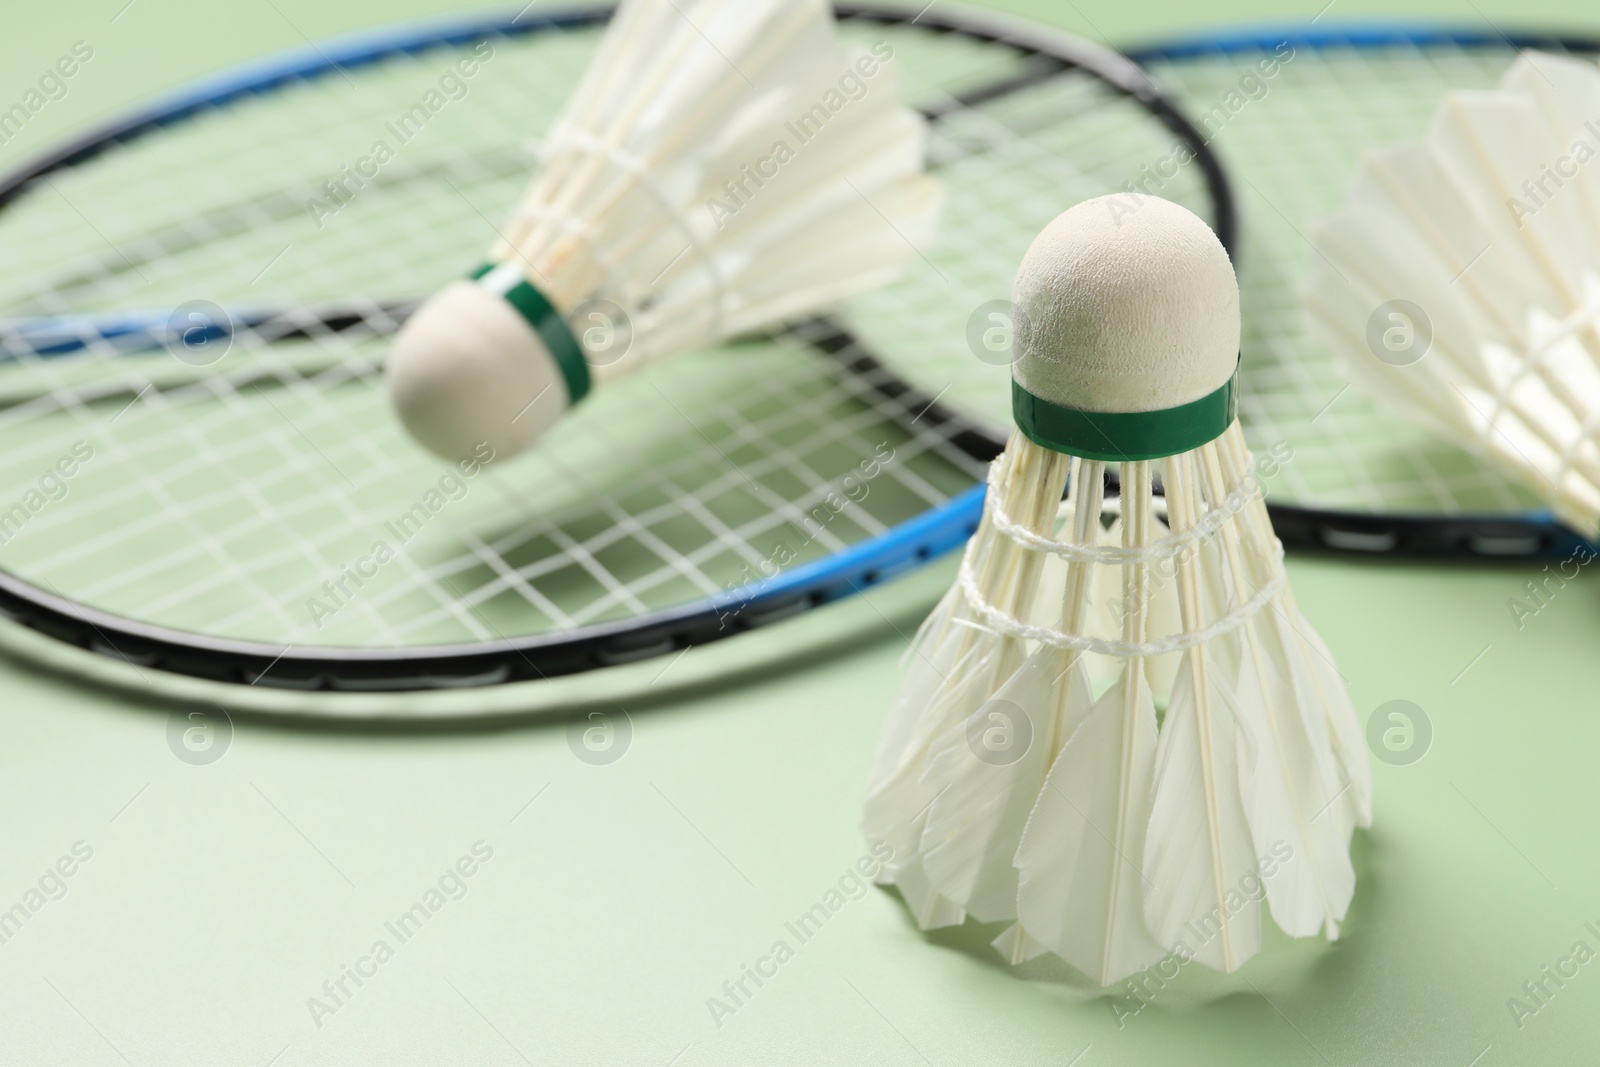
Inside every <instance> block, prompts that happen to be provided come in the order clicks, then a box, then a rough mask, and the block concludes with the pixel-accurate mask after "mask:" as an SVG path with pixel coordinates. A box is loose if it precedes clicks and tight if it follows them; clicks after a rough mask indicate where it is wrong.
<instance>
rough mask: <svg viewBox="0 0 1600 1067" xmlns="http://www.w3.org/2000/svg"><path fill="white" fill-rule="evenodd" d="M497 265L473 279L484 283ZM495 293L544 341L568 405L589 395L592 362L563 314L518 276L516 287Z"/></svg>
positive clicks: (483, 269) (483, 268)
mask: <svg viewBox="0 0 1600 1067" xmlns="http://www.w3.org/2000/svg"><path fill="white" fill-rule="evenodd" d="M495 266H496V264H493V263H486V264H484V265H483V266H481V267H479V268H478V269H477V270H475V271H473V272H472V275H471V277H472V280H473V281H475V282H481V281H482V280H483V279H484V277H485V276H487V275H488V274H489V272H490V271H492V270H494V269H495ZM494 291H495V294H496V295H497V296H499V297H501V298H502V299H504V300H505V302H506V303H508V304H510V305H511V306H512V307H514V308H516V309H517V314H519V315H521V316H522V317H523V319H524V320H525V321H526V322H527V323H528V325H529V326H532V327H533V331H534V332H535V333H537V334H538V335H539V337H540V338H541V339H542V340H543V341H544V346H545V348H547V349H549V351H550V355H551V356H552V357H553V358H554V359H555V361H556V366H557V367H558V368H559V369H560V371H561V380H562V381H564V382H566V385H567V406H568V407H571V406H572V405H574V404H576V403H577V402H578V401H580V400H582V399H583V398H584V397H586V396H588V395H589V387H590V385H591V384H592V383H591V380H590V377H589V361H588V360H586V359H584V358H583V346H582V345H580V344H578V339H577V337H575V336H573V333H572V330H571V328H570V327H568V326H567V322H566V320H565V319H563V318H562V317H561V313H560V312H559V311H557V310H556V308H555V305H554V304H552V303H550V301H549V300H548V299H547V298H546V297H545V295H544V294H543V293H541V292H539V290H537V289H535V288H534V287H533V286H532V285H531V284H529V282H528V280H527V279H526V278H522V277H520V276H519V279H518V281H517V282H516V284H514V285H513V286H511V288H509V289H507V290H505V291H504V292H501V291H500V290H499V289H498V288H496V289H495V290H494Z"/></svg>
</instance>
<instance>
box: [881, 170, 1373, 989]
mask: <svg viewBox="0 0 1600 1067" xmlns="http://www.w3.org/2000/svg"><path fill="white" fill-rule="evenodd" d="M1014 306H1015V309H1016V315H1017V321H1016V324H1015V330H1016V338H1017V353H1018V358H1017V359H1016V361H1015V362H1014V364H1013V374H1014V378H1015V388H1014V393H1013V396H1014V399H1015V405H1014V408H1015V411H1016V414H1017V421H1018V426H1019V430H1018V432H1016V433H1014V434H1013V435H1012V437H1011V440H1010V442H1009V443H1008V444H1007V446H1006V450H1005V452H1004V454H1003V455H1002V456H1001V457H1000V458H999V459H998V460H996V461H995V463H994V465H993V467H992V468H991V470H990V475H989V494H988V497H987V499H986V501H985V505H984V516H983V519H982V522H981V524H980V526H979V528H978V531H977V533H976V534H975V535H974V537H973V539H972V541H971V542H970V543H969V545H968V546H967V550H966V554H965V557H964V558H963V560H962V564H961V571H960V578H959V580H958V581H957V582H956V584H955V586H954V587H953V588H952V589H951V590H950V592H949V594H948V595H947V596H946V597H945V598H944V600H943V601H942V602H941V603H940V605H939V606H938V607H937V608H936V609H935V610H934V612H933V614H932V615H931V616H930V617H929V619H928V620H927V622H926V623H924V624H923V627H922V629H921V631H920V632H919V633H918V636H917V639H916V643H915V646H914V649H913V651H912V653H911V654H910V655H909V657H908V659H909V664H910V665H909V672H908V675H907V677H906V678H905V680H904V682H903V684H902V687H901V689H900V692H899V694H898V695H897V697H896V700H895V702H894V705H893V708H892V710H891V712H890V716H889V720H888V723H887V725H886V728H885V732H884V735H883V739H882V742H881V743H880V746H879V750H878V754H877V758H876V761H875V765H874V767H873V771H872V775H871V780H870V784H869V787H868V796H867V801H866V813H865V819H864V826H865V830H866V833H867V836H868V837H869V838H870V839H871V840H872V841H873V842H874V843H875V844H876V843H878V842H882V843H885V844H887V845H888V846H889V847H890V848H891V849H892V850H893V853H892V858H891V859H890V860H889V861H888V862H887V864H886V866H885V871H884V874H883V876H882V877H881V879H880V880H881V881H883V882H886V883H893V884H895V885H897V886H898V888H899V890H900V892H901V894H902V896H903V897H904V899H905V901H906V903H907V905H908V906H909V908H910V909H911V912H912V914H913V916H914V917H915V919H916V921H917V922H918V924H919V925H920V926H922V927H923V928H925V929H926V928H931V927H936V926H945V925H951V924H954V923H959V922H962V921H963V920H964V919H965V918H966V916H968V915H971V916H973V917H974V918H976V919H978V920H981V921H984V922H999V921H1011V922H1012V924H1013V925H1012V926H1011V927H1010V928H1008V929H1007V930H1006V932H1005V933H1003V934H1002V935H1001V936H1000V937H999V939H997V940H996V942H995V945H996V947H997V948H998V949H999V950H1000V951H1001V952H1002V953H1003V954H1004V955H1005V956H1006V957H1007V958H1008V959H1009V960H1010V961H1011V962H1012V963H1019V962H1021V961H1023V960H1025V959H1028V958H1031V957H1033V956H1035V955H1038V954H1040V953H1042V952H1045V951H1049V952H1054V953H1056V954H1057V955H1059V956H1061V957H1062V958H1064V959H1065V960H1066V961H1067V962H1068V963H1070V964H1072V965H1073V966H1074V967H1076V968H1077V969H1079V970H1080V971H1083V972H1084V973H1085V974H1087V975H1088V976H1090V977H1091V978H1093V979H1094V980H1096V981H1098V982H1100V983H1101V984H1102V985H1109V984H1111V983H1113V982H1116V981H1119V980H1120V979H1122V978H1124V977H1126V976H1128V975H1130V974H1132V973H1134V972H1136V971H1139V970H1141V969H1143V968H1146V967H1148V966H1151V965H1152V964H1155V963H1157V962H1159V961H1161V960H1162V959H1163V958H1165V957H1166V956H1167V955H1168V954H1169V953H1177V954H1178V955H1179V956H1180V957H1182V958H1184V959H1197V960H1199V961H1201V962H1203V963H1205V964H1207V965H1209V966H1211V967H1215V968H1218V969H1221V970H1224V971H1232V970H1234V969H1235V968H1237V967H1238V966H1239V965H1240V964H1242V963H1243V962H1244V961H1245V960H1247V959H1249V958H1250V957H1251V956H1252V955H1254V954H1255V953H1256V952H1257V951H1258V950H1259V948H1260V944H1261V922H1260V912H1261V907H1262V902H1263V898H1264V899H1265V903H1266V906H1267V908H1268V910H1269V911H1270V912H1271V915H1272V917H1273V919H1274V920H1275V921H1276V922H1277V923H1278V925H1279V926H1280V927H1282V928H1283V929H1284V930H1285V931H1287V932H1288V933H1290V934H1292V935H1295V936H1302V937H1303V936H1311V935H1314V934H1317V933H1323V934H1325V935H1326V936H1327V937H1329V938H1330V939H1331V938H1333V937H1335V936H1336V935H1337V933H1338V930H1339V924H1340V922H1341V921H1342V920H1343V919H1344V916H1345V913H1346V909H1347V908H1348V906H1349V903H1350V899H1351V895H1352V893H1353V892H1354V889H1355V873H1354V870H1353V868H1352V866H1351V862H1350V857H1349V845H1350V839H1351V835H1352V833H1353V830H1354V828H1355V827H1357V826H1366V825H1368V824H1369V823H1370V820H1371V786H1370V781H1369V777H1368V768H1367V763H1366V751H1365V748H1364V745H1363V739H1362V734H1361V729H1360V726H1359V725H1358V722H1357V719H1356V715H1355V711H1354V709H1353V707H1352V706H1351V704H1350V700H1349V697H1348V695H1347V693H1346V690H1345V686H1344V683H1343V681H1342V679H1341V677H1340V675H1339V673H1338V671H1337V670H1336V669H1335V667H1334V664H1333V661H1332V659H1331V658H1330V656H1329V653H1328V650H1327V648H1326V647H1325V646H1324V645H1323V644H1322V642H1321V640H1320V639H1319V638H1318V637H1317V635H1316V633H1315V632H1314V631H1313V630H1312V628H1311V626H1310V625H1309V624H1308V623H1307V622H1306V620H1305V619H1304V617H1303V616H1302V615H1301V614H1300V611H1299V609H1298V608H1297V607H1296V606H1295V602H1294V598H1293V596H1292V595H1291V593H1290V590H1289V587H1288V584H1287V581H1286V576H1285V573H1284V569H1283V562H1282V548H1281V546H1280V545H1279V543H1278V541H1277V539H1276V537H1274V535H1273V532H1272V527H1271V522H1270V520H1269V518H1268V516H1267V511H1266V506H1265V504H1264V503H1263V501H1262V500H1261V497H1260V494H1259V493H1258V492H1256V491H1255V490H1256V485H1255V483H1254V480H1253V477H1252V475H1253V466H1252V462H1251V458H1250V454H1249V452H1248V450H1247V449H1246V447H1245V444H1244V439H1243V436H1242V435H1241V433H1240V430H1239V425H1238V422H1237V421H1236V420H1235V418H1234V408H1235V401H1234V390H1235V388H1236V381H1237V377H1236V375H1237V363H1238V356H1237V353H1238V343H1239V291H1238V285H1237V283H1236V281H1235V279H1234V274H1233V268H1232V265H1231V264H1230V262H1229V260H1228V255H1227V252H1226V251H1225V250H1224V249H1223V247H1222V245H1221V244H1220V243H1219V242H1218V241H1217V239H1216V237H1215V236H1214V235H1213V234H1212V233H1211V231H1210V229H1208V228H1207V227H1206V225H1205V223H1203V222H1202V221H1201V220H1199V219H1198V218H1196V217H1195V216H1194V215H1192V214H1191V213H1189V212H1188V211H1187V210H1185V209H1183V208H1181V207H1178V206H1177V205H1175V204H1171V203H1169V202H1167V201H1164V200H1159V199H1155V198H1150V197H1138V196H1131V195H1120V194H1119V195H1115V196H1110V197H1101V198H1099V199H1096V200H1090V201H1087V202H1085V203H1083V204H1080V205H1078V206H1077V207H1075V208H1073V209H1072V210H1070V211H1068V212H1066V213H1065V214H1063V215H1062V216H1060V217H1059V218H1057V219H1056V220H1055V221H1054V222H1052V223H1051V224H1050V225H1049V226H1048V227H1047V228H1046V229H1045V230H1044V231H1043V232H1042V233H1041V234H1040V235H1039V237H1038V238H1037V239H1036V240H1035V241H1034V242H1033V245H1032V247H1030V248H1029V250H1028V253H1027V256H1026V258H1025V259H1024V260H1023V263H1022V266H1021V269H1020V270H1019V272H1018V274H1017V281H1016V289H1015V297H1014ZM1108 462H1115V463H1117V464H1119V465H1120V474H1121V493H1120V500H1119V501H1118V506H1117V507H1115V508H1108V507H1107V504H1108V501H1106V500H1105V499H1104V475H1105V472H1106V467H1107V464H1108ZM1158 470H1159V472H1160V475H1161V482H1162V484H1163V486H1164V489H1165V497H1164V499H1163V498H1161V497H1157V496H1156V495H1155V494H1154V490H1153V483H1154V480H1155V475H1156V473H1157V471H1158ZM1068 487H1070V490H1071V492H1070V496H1069V497H1068V499H1067V501H1066V503H1065V504H1062V503H1061V500H1062V495H1063V490H1064V489H1065V488H1068ZM1163 515H1164V516H1165V518H1164V520H1163V518H1162V516H1163ZM1106 518H1109V519H1110V522H1109V523H1107V522H1105V521H1104V520H1105V519H1106ZM1058 525H1059V532H1058Z"/></svg>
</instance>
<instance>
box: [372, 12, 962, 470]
mask: <svg viewBox="0 0 1600 1067" xmlns="http://www.w3.org/2000/svg"><path fill="white" fill-rule="evenodd" d="M892 55H893V53H892V49H891V48H890V47H889V46H888V45H886V44H880V45H877V46H875V47H874V48H873V49H872V50H854V49H852V50H847V49H845V48H843V47H841V46H840V44H839V43H838V42H837V40H836V39H835V26H834V21H833V15H832V11H831V8H830V7H829V5H828V4H827V3H826V0H624V2H623V4H622V5H621V7H620V8H618V10H617V13H616V15H615V16H614V17H613V19H612V22H611V25H610V26H609V27H608V29H607V31H606V34H605V36H604V38H603V39H602V41H601V44H600V48H599V52H598V54H597V55H596V56H595V58H594V61H593V63H592V64H591V65H590V67H589V69H588V71H587V72H586V73H585V75H584V77H583V80H582V82H581V83H580V84H579V86H578V88H577V90H576V92H575V93H574V95H573V97H572V99H571V100H570V101H569V102H568V104H567V108H566V111H565V112H564V114H563V115H562V117H561V118H560V119H559V120H558V121H557V122H556V124H555V126H554V128H553V129H552V130H551V132H550V135H549V137H548V138H547V139H546V141H545V143H544V145H543V150H542V155H543V164H542V166H541V168H540V170H539V172H538V173H537V175H536V176H535V177H534V179H533V181H532V183H531V184H530V186H529V187H528V189H527V191H526V192H525V193H524V195H523V198H522V201H521V203H520V204H519V205H518V207H517V209H516V211H515V214H514V215H513V217H512V219H511V221H510V222H509V223H508V224H507V226H506V227H505V228H504V230H503V231H502V239H501V240H499V241H498V242H497V243H496V244H495V246H494V248H493V249H492V250H491V252H490V265H489V266H487V267H485V268H483V269H482V270H481V271H480V272H478V273H477V274H475V275H474V276H473V278H472V280H469V281H466V280H464V281H459V282H456V283H454V284H452V285H451V286H449V287H447V288H446V289H444V290H442V291H440V292H439V293H438V294H436V295H435V296H433V297H432V298H431V299H429V300H428V301H427V302H426V303H424V304H423V306H422V307H421V308H420V309H419V310H418V311H417V313H416V314H415V315H414V316H413V317H412V318H411V320H410V321H409V322H407V324H406V326H405V328H404V329H403V330H402V331H401V334H400V336H399V337H398V339H397V340H396V342H395V345H394V348H393V350H392V351H391V353H390V356H389V362H388V365H387V368H386V373H387V377H388V382H389V390H390V395H391V397H392V399H393V402H394V404H395V407H396V409H397V410H398V412H399V414H400V417H401V419H402V420H403V421H404V423H405V425H406V427H407V429H409V430H410V432H411V434H412V435H413V436H414V437H415V438H416V439H417V440H418V441H420V442H421V443H422V444H424V445H426V446H427V447H428V448H430V449H432V450H433V451H435V452H437V453H439V454H440V455H441V456H444V457H446V458H450V459H455V458H458V457H459V456H461V455H463V454H465V453H467V452H470V451H471V450H472V449H473V448H474V447H475V446H476V445H477V444H478V443H479V442H485V441H487V442H488V443H490V444H491V445H492V446H493V447H494V448H495V450H496V453H497V454H499V455H502V456H504V455H510V454H512V453H515V452H517V451H520V450H522V449H523V448H525V447H527V446H528V445H529V444H530V443H532V442H533V440H534V439H536V438H537V437H538V436H539V435H540V434H542V433H543V432H544V431H545V430H547V429H548V428H549V427H550V426H551V425H552V424H553V423H555V422H556V421H557V420H558V419H559V418H560V417H561V415H562V414H563V413H564V412H565V411H566V410H567V409H568V408H569V407H570V406H571V405H572V404H573V403H576V402H577V401H578V400H580V399H582V398H583V396H584V395H585V394H586V393H587V392H588V390H589V388H590V385H591V382H604V381H606V380H607V379H610V378H614V377H617V376H620V375H622V374H625V373H628V372H630V371H632V370H634V369H637V368H638V367H639V366H641V365H643V364H645V363H647V362H649V361H651V360H655V359H660V358H663V357H665V356H669V355H672V354H674V353H678V352H682V351H685V350H687V349H692V348H695V347H697V346H704V345H708V344H711V343H714V342H716V341H719V340H721V339H723V338H726V337H731V336H734V335H737V334H741V333H747V332H750V331H754V330H758V329H761V328H764V327H768V326H771V325H773V324H775V323H778V322H780V321H783V320H786V319H791V318H795V317H798V316H801V315H804V314H807V313H810V312H814V311H817V310H820V309H821V308H823V307H825V306H827V305H829V304H832V303H834V302H836V301H839V300H841V299H843V298H846V297H849V296H851V295H853V294H855V293H858V292H861V291H863V290H866V289H868V288H871V287H873V286H875V285H878V284H881V283H883V282H885V281H888V280H889V279H891V278H892V277H893V276H894V275H895V274H896V273H897V272H898V271H899V270H900V269H901V268H902V267H903V266H904V265H905V263H906V261H907V260H908V259H910V258H911V257H913V256H914V255H916V254H917V247H918V246H919V245H921V244H923V243H925V242H927V241H928V240H930V239H931V236H932V228H933V225H934V221H935V217H936V215H937V209H938V201H939V195H938V188H937V186H936V184H935V183H934V182H933V181H932V179H930V178H928V177H927V176H926V175H924V174H923V173H922V156H923V146H924V141H925V136H926V124H925V123H924V121H923V120H922V118H921V117H920V116H919V115H917V114H916V113H915V112H913V111H911V110H909V109H908V108H906V107H905V106H904V105H902V104H901V103H900V100H899V91H898V86H897V79H896V76H895V72H894V67H893V64H892V63H890V62H889V60H890V59H891V58H892Z"/></svg>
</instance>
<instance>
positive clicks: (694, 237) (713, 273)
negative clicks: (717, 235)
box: [551, 130, 728, 337]
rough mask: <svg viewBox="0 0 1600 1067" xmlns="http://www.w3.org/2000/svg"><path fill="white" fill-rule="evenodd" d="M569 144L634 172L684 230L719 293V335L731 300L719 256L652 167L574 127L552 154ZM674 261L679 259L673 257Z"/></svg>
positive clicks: (564, 133) (716, 321) (716, 322)
mask: <svg viewBox="0 0 1600 1067" xmlns="http://www.w3.org/2000/svg"><path fill="white" fill-rule="evenodd" d="M569 147H570V148H573V149H576V150H577V151H579V152H587V153H588V154H590V155H594V156H599V157H600V158H601V159H603V160H605V161H606V162H607V163H610V164H611V165H612V166H613V167H616V168H617V169H618V170H621V171H624V172H625V173H627V174H631V175H632V176H633V178H634V180H635V181H637V182H638V183H639V185H640V187H642V188H643V189H644V190H645V191H646V192H647V193H649V194H650V197H651V199H653V200H654V201H655V202H656V206H657V207H659V208H660V209H661V212H662V214H663V215H665V216H666V217H667V218H669V219H670V220H671V221H672V224H673V226H674V227H675V228H676V229H677V230H678V231H679V232H680V233H681V234H683V239H684V240H685V241H687V242H689V247H688V248H687V249H685V251H687V252H693V253H694V255H695V258H696V259H698V260H699V261H700V265H701V266H702V267H704V268H705V272H706V276H707V277H709V278H710V279H711V288H712V289H713V290H714V291H715V293H716V300H715V303H714V304H713V308H714V311H713V317H712V325H713V327H714V329H713V330H712V336H714V337H715V336H720V335H721V333H722V322H723V317H724V314H725V312H726V310H727V303H728V291H727V286H726V285H725V284H724V283H723V278H722V275H721V274H720V273H718V271H717V265H716V260H715V258H714V257H713V256H712V255H711V250H710V249H709V248H707V247H706V245H705V242H703V241H701V240H700V236H699V235H698V234H697V233H695V231H694V227H693V226H691V225H690V224H689V219H688V216H686V215H685V214H684V213H683V212H681V211H678V210H676V209H675V208H674V206H673V203H672V201H671V199H669V198H668V197H667V196H666V195H664V194H663V193H662V191H661V187H660V186H659V185H657V184H656V182H655V180H654V179H653V178H652V177H651V175H650V171H649V168H647V167H646V166H645V165H644V164H643V163H642V162H640V160H639V159H638V158H637V157H636V156H634V155H633V154H632V153H630V152H625V151H623V150H622V149H621V148H618V147H617V146H616V145H614V144H610V143H608V142H606V141H602V140H601V139H600V138H598V137H596V136H595V135H594V134H592V133H590V132H588V131H587V130H573V131H571V132H567V131H562V133H561V140H560V142H559V143H558V144H556V145H555V147H554V148H552V149H551V154H552V155H555V154H558V153H560V152H561V151H563V150H565V149H567V148H569ZM586 243H588V242H586ZM682 254H683V253H682V252H680V253H679V255H680V256H681V255H682ZM673 262H674V263H675V262H677V261H676V260H674V261H673ZM671 266H672V263H669V264H667V268H670V267H671ZM662 273H663V274H665V273H666V269H663V270H662ZM657 280H659V278H658V279H657ZM652 284H653V283H652Z"/></svg>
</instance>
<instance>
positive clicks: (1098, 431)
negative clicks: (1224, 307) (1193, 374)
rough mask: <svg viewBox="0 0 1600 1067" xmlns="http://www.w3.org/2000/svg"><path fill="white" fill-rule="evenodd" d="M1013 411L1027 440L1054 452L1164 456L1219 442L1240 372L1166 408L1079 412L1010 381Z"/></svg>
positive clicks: (1235, 404)
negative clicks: (1198, 395) (1200, 394)
mask: <svg viewBox="0 0 1600 1067" xmlns="http://www.w3.org/2000/svg"><path fill="white" fill-rule="evenodd" d="M1011 413H1012V415H1013V416H1014V417H1015V418H1016V420H1017V429H1019V430H1021V431H1022V432H1023V434H1024V435H1026V436H1027V438H1028V440H1030V441H1032V442H1033V443H1034V444H1036V445H1039V446H1041V447H1043V448H1048V449H1050V450H1051V451H1053V452H1064V453H1066V454H1067V455H1069V456H1080V457H1082V458H1083V459H1098V460H1103V461H1104V462H1107V463H1123V462H1135V463H1136V462H1139V461H1142V460H1147V459H1164V458H1166V457H1167V456H1177V455H1181V454H1182V453H1184V452H1190V451H1193V450H1194V449H1196V448H1199V447H1200V446H1201V445H1203V444H1205V443H1206V442H1207V441H1215V440H1216V439H1217V438H1219V437H1221V436H1222V434H1223V431H1225V430H1226V429H1227V428H1228V427H1229V426H1232V425H1233V420H1234V419H1235V418H1236V417H1237V416H1238V414H1239V370H1238V368H1237V367H1235V368H1234V371H1233V377H1231V378H1229V379H1228V380H1227V382H1226V383H1224V384H1223V386H1222V388H1220V389H1218V390H1217V391H1216V392H1214V393H1208V394H1206V395H1205V396H1203V397H1201V398H1200V399H1199V400H1195V401H1191V402H1190V403H1187V404H1180V405H1179V406H1178V407H1175V408H1166V409H1165V410H1163V411H1079V410H1078V409H1076V408H1067V407H1062V406H1061V405H1060V404H1052V403H1051V402H1050V401H1048V400H1045V399H1044V398H1042V397H1037V396H1034V395H1033V394H1032V393H1030V392H1028V391H1027V390H1026V389H1024V388H1023V387H1022V386H1021V385H1020V384H1019V383H1018V382H1017V381H1016V379H1012V382H1011Z"/></svg>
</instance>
